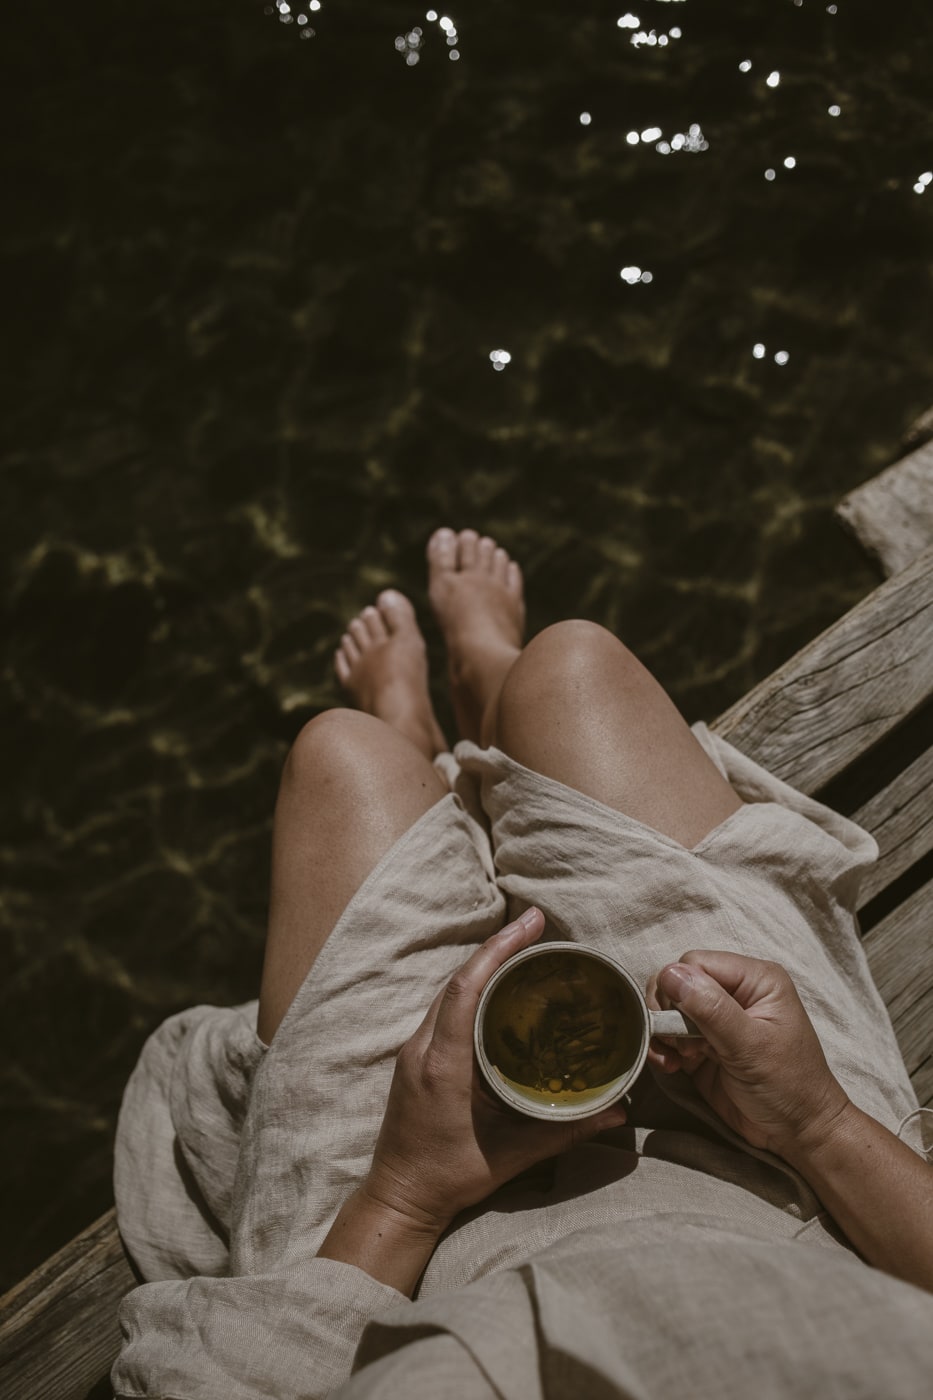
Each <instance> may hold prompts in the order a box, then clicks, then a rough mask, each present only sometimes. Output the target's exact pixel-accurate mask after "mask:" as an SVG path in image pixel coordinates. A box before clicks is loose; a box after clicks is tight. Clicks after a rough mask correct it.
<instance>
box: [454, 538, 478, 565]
mask: <svg viewBox="0 0 933 1400" xmlns="http://www.w3.org/2000/svg"><path fill="white" fill-rule="evenodd" d="M457 544H458V555H459V563H460V567H461V569H474V568H475V567H476V561H477V558H478V557H479V535H478V534H477V533H476V531H475V530H461V531H460V534H459V536H458V539H457Z"/></svg>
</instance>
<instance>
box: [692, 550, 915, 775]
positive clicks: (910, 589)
mask: <svg viewBox="0 0 933 1400" xmlns="http://www.w3.org/2000/svg"><path fill="white" fill-rule="evenodd" d="M931 692H933V548H930V549H927V550H926V551H925V552H924V553H923V554H922V555H921V556H920V557H919V558H918V559H916V560H915V561H914V563H913V564H911V565H910V566H909V568H907V569H905V570H904V571H903V572H902V573H899V574H896V575H895V576H894V577H893V578H891V579H888V581H887V582H886V583H883V584H882V585H881V587H880V588H876V589H875V591H874V592H873V593H871V594H869V596H868V597H867V598H865V599H864V600H863V601H862V602H861V603H859V604H858V605H857V607H855V608H853V609H852V611H851V612H848V613H846V614H845V616H844V617H841V618H840V619H839V621H838V622H836V623H834V625H833V626H832V627H830V628H829V629H828V630H827V631H825V632H823V633H822V635H821V636H819V637H817V638H816V639H815V640H814V641H812V642H811V643H810V644H809V645H808V646H806V647H804V648H803V650H802V651H799V652H798V653H797V655H796V656H793V657H791V659H790V660H789V661H786V662H785V663H784V665H783V666H781V667H779V668H778V670H777V671H775V672H774V673H773V674H772V675H770V676H768V677H767V679H766V680H763V681H762V682H761V683H760V684H759V685H757V686H755V688H754V690H752V691H750V692H749V693H748V695H746V696H744V697H743V698H742V699H741V700H739V701H737V702H736V704H734V705H733V706H732V707H731V709H728V710H726V712H725V714H723V715H721V716H720V718H719V719H718V720H717V721H716V723H715V724H714V725H713V726H712V728H713V729H714V730H715V731H716V733H717V734H721V735H722V737H723V738H724V739H728V740H729V741H730V743H734V744H735V745H736V747H737V748H739V749H741V750H742V751H743V753H746V754H748V755H749V756H750V757H751V758H754V759H756V760H757V761H758V762H759V763H761V764H763V765H764V767H765V768H769V769H770V770H771V772H772V773H775V774H776V775H777V776H778V777H780V778H783V779H784V781H785V782H788V783H792V784H793V785H794V786H795V787H798V788H800V789H801V791H803V792H811V793H812V792H814V791H816V790H817V789H818V788H821V787H823V786H824V784H826V783H828V782H829V780H830V779H831V778H834V777H835V776H836V775H837V774H838V773H840V772H842V770H843V769H844V768H845V767H847V766H848V764H849V763H851V762H852V760H853V759H855V758H857V757H858V756H859V755H860V754H863V753H865V752H866V751H867V750H868V749H870V748H872V747H873V745H874V744H876V743H877V742H878V741H879V740H880V739H882V738H883V737H884V735H885V734H887V733H888V732H889V731H890V730H892V729H893V728H894V727H895V726H896V725H898V724H900V723H901V722H902V721H903V720H905V719H906V718H907V717H908V716H909V715H910V714H912V713H913V712H914V710H916V709H918V708H919V707H920V706H921V705H922V704H923V702H924V701H925V700H926V699H927V698H928V697H929V695H930V694H931Z"/></svg>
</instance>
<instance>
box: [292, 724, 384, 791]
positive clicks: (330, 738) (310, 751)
mask: <svg viewBox="0 0 933 1400" xmlns="http://www.w3.org/2000/svg"><path fill="white" fill-rule="evenodd" d="M378 725H379V721H378V720H374V719H373V718H372V717H371V716H370V715H364V714H361V713H360V712H359V711H358V710H342V709H337V710H324V711H323V712H322V713H321V714H319V715H315V717H314V719H310V720H308V723H307V724H306V725H304V727H303V728H302V729H301V731H300V732H299V734H298V736H297V738H296V739H295V741H294V743H293V744H292V746H291V748H290V749H289V751H288V757H287V758H286V760H285V768H284V770H283V773H282V783H283V785H288V786H298V787H319V786H320V784H321V783H322V782H323V781H327V780H328V779H334V778H337V779H345V778H346V776H347V774H348V773H350V772H353V771H355V769H356V768H357V766H358V764H359V761H360V758H361V756H362V755H364V754H365V753H366V751H367V749H368V748H369V746H370V745H371V743H372V734H371V729H372V727H373V726H377V727H378Z"/></svg>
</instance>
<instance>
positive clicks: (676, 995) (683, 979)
mask: <svg viewBox="0 0 933 1400" xmlns="http://www.w3.org/2000/svg"><path fill="white" fill-rule="evenodd" d="M693 985H694V981H693V973H692V972H691V971H690V969H689V967H684V965H683V963H674V964H672V966H671V967H666V968H665V969H664V971H663V972H662V973H661V974H660V976H659V977H658V986H659V987H660V988H661V990H662V991H664V992H666V993H667V995H668V996H669V997H670V999H671V1001H680V1000H681V999H682V998H683V997H685V996H686V995H687V993H688V992H689V991H690V988H691V987H692V986H693Z"/></svg>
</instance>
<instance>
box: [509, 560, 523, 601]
mask: <svg viewBox="0 0 933 1400" xmlns="http://www.w3.org/2000/svg"><path fill="white" fill-rule="evenodd" d="M505 581H506V585H507V587H508V590H509V592H510V593H514V594H515V595H516V597H520V596H521V591H522V571H521V569H520V568H519V567H518V565H517V564H516V562H515V560H514V559H510V560H509V563H508V567H507V569H506V578H505Z"/></svg>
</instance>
